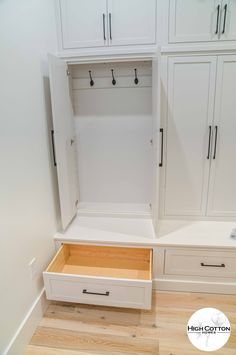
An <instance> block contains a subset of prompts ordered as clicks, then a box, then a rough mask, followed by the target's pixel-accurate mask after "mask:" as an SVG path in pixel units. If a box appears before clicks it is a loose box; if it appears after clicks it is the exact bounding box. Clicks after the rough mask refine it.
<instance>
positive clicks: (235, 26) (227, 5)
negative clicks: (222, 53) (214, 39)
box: [220, 0, 236, 41]
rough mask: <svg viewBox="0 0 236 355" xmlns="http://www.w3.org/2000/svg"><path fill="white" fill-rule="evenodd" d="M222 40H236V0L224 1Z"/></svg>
mask: <svg viewBox="0 0 236 355" xmlns="http://www.w3.org/2000/svg"><path fill="white" fill-rule="evenodd" d="M220 39H221V40H223V41H226V40H228V41H230V40H231V41H232V40H236V0H223V2H222V12H221V28H220Z"/></svg>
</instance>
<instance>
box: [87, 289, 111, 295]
mask: <svg viewBox="0 0 236 355" xmlns="http://www.w3.org/2000/svg"><path fill="white" fill-rule="evenodd" d="M83 293H85V294H86V295H97V296H109V295H110V292H109V291H106V292H105V293H99V292H89V291H87V290H83Z"/></svg>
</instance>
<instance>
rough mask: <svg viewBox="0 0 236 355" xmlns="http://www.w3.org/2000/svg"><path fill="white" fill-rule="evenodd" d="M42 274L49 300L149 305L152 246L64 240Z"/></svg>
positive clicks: (140, 306)
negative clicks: (83, 242)
mask: <svg viewBox="0 0 236 355" xmlns="http://www.w3.org/2000/svg"><path fill="white" fill-rule="evenodd" d="M43 277H44V284H45V289H46V295H47V298H48V299H50V300H58V301H68V302H78V303H87V304H97V305H107V306H118V307H129V308H143V309H150V308H151V296H152V250H151V249H144V248H121V247H107V246H90V245H80V244H64V245H62V246H61V248H60V250H59V251H58V253H57V254H56V256H55V257H54V259H53V260H52V262H51V263H50V264H49V266H48V268H47V270H46V271H45V272H44V273H43Z"/></svg>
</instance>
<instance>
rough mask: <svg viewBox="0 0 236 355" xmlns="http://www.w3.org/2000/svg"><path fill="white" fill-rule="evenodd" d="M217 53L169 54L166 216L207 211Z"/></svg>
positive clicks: (199, 214) (193, 214) (196, 214)
mask: <svg viewBox="0 0 236 355" xmlns="http://www.w3.org/2000/svg"><path fill="white" fill-rule="evenodd" d="M215 71H216V58H215V57H200V56H199V57H179V58H169V63H168V75H169V82H168V118H167V123H166V131H167V132H166V135H167V143H166V161H165V186H164V190H165V193H164V194H165V198H164V215H165V216H179V215H183V216H184V215H185V216H187V215H190V216H201V215H204V214H205V210H206V202H207V185H208V177H209V161H210V160H208V159H207V154H208V139H209V136H208V132H209V125H211V124H212V121H213V105H214V87H215Z"/></svg>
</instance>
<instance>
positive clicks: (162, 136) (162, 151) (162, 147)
mask: <svg viewBox="0 0 236 355" xmlns="http://www.w3.org/2000/svg"><path fill="white" fill-rule="evenodd" d="M160 133H161V162H160V163H159V166H160V167H161V166H163V153H164V129H163V128H160Z"/></svg>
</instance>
